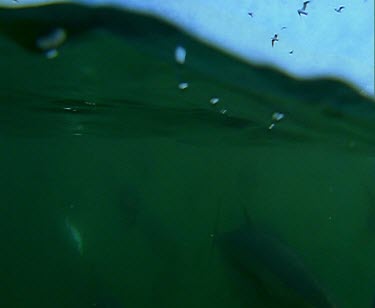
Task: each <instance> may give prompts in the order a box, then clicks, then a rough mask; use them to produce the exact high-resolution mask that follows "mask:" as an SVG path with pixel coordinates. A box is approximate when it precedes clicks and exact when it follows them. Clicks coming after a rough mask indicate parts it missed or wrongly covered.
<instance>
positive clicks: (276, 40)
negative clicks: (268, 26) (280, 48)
mask: <svg viewBox="0 0 375 308" xmlns="http://www.w3.org/2000/svg"><path fill="white" fill-rule="evenodd" d="M277 37H278V35H277V34H275V35H274V36H273V38H272V39H271V40H272V47H273V45H275V42H278V41H279V39H278V38H277Z"/></svg>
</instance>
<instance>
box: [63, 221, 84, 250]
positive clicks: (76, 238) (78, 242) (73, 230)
mask: <svg viewBox="0 0 375 308" xmlns="http://www.w3.org/2000/svg"><path fill="white" fill-rule="evenodd" d="M65 226H66V228H67V230H68V232H69V234H70V236H71V239H72V240H73V243H74V245H75V247H76V249H77V251H78V253H79V255H80V256H82V255H83V241H82V236H81V233H80V232H79V230H78V229H77V227H76V226H74V225H73V224H72V223H71V221H70V220H69V218H68V217H66V218H65Z"/></svg>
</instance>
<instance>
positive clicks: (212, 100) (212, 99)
mask: <svg viewBox="0 0 375 308" xmlns="http://www.w3.org/2000/svg"><path fill="white" fill-rule="evenodd" d="M219 100H220V99H219V98H218V97H212V98H211V99H210V103H211V104H212V105H216V104H217V103H218V102H219Z"/></svg>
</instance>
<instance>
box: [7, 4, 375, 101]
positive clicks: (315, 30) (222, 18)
mask: <svg viewBox="0 0 375 308" xmlns="http://www.w3.org/2000/svg"><path fill="white" fill-rule="evenodd" d="M52 1H53V0H52ZM9 2H10V0H0V4H3V5H4V4H5V3H8V4H9ZM11 2H13V1H11ZM19 2H22V3H23V4H30V3H33V2H46V1H41V0H38V1H33V0H19ZM76 2H81V3H86V4H91V5H95V4H97V5H99V4H106V5H114V6H117V7H120V8H123V7H126V8H132V9H135V10H139V11H143V12H147V13H151V14H154V15H158V16H163V17H164V18H166V19H168V20H170V21H172V22H173V23H175V24H177V25H179V26H180V27H182V28H184V29H185V30H187V31H188V32H190V33H192V34H194V35H196V36H198V37H199V38H200V39H204V40H205V41H207V42H209V43H211V44H214V45H217V46H219V47H221V48H224V49H226V50H228V51H230V52H232V53H234V54H235V55H237V56H239V57H242V58H244V59H246V60H248V61H251V62H253V63H254V62H255V63H263V64H271V65H275V66H276V67H279V68H281V69H283V70H285V71H287V72H289V73H290V74H292V75H294V76H300V77H316V76H334V77H339V78H342V79H345V80H347V81H349V82H351V83H352V84H353V85H355V86H356V87H357V88H358V89H359V90H360V91H361V92H362V93H367V94H370V95H374V1H373V0H372V1H371V0H351V1H348V0H342V1H338V0H311V2H310V3H309V4H308V5H307V9H306V11H307V12H308V15H307V16H299V15H298V13H297V9H299V8H302V3H303V1H301V0H204V1H202V0H178V1H176V0H82V1H76ZM14 4H16V5H17V3H14V2H13V4H12V5H14ZM340 5H344V6H345V8H344V9H343V10H342V11H341V13H337V12H336V11H335V10H334V9H335V8H338V7H339V6H340ZM248 12H253V17H250V16H249V15H248ZM282 27H286V29H283V30H282ZM276 33H277V34H278V38H279V41H278V42H275V46H274V47H273V48H272V46H271V38H272V37H273V36H274V34H276ZM291 50H293V53H292V54H290V53H289V52H290V51H291ZM187 52H188V51H187ZM171 54H173V53H171ZM187 59H188V55H187Z"/></svg>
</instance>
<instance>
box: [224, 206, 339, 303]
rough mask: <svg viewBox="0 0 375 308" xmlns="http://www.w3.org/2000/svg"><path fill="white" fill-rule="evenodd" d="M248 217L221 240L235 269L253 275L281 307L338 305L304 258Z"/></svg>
mask: <svg viewBox="0 0 375 308" xmlns="http://www.w3.org/2000/svg"><path fill="white" fill-rule="evenodd" d="M245 215H246V213H245ZM247 220H248V222H247V224H245V225H244V226H242V227H241V228H239V229H237V230H234V231H232V232H229V233H226V234H224V235H222V236H221V238H220V239H219V243H220V244H221V248H222V252H223V254H224V256H226V257H227V260H228V261H230V262H231V263H232V265H233V267H234V269H237V270H239V271H240V272H239V274H240V275H243V276H244V275H245V276H247V277H248V278H249V279H248V280H247V281H249V285H250V286H253V287H254V288H255V289H256V292H257V293H258V294H259V293H263V295H262V296H261V297H262V298H263V300H264V301H271V300H272V301H273V302H274V303H279V304H277V307H292V306H293V307H319V308H332V307H334V305H333V304H332V303H331V302H330V300H329V299H328V297H327V295H326V294H325V292H324V291H323V289H322V288H321V287H320V285H319V284H318V282H317V281H316V280H315V279H314V277H313V276H312V275H311V273H310V272H309V271H308V270H307V268H306V266H305V265H304V263H303V261H302V260H301V258H300V257H298V256H297V254H296V253H295V252H294V251H293V250H292V249H291V248H290V247H289V246H288V245H286V244H285V243H283V242H282V241H280V240H279V239H277V238H276V237H274V236H272V235H270V234H268V233H266V232H263V231H261V230H259V229H258V228H256V227H254V226H253V225H252V224H251V223H250V221H249V219H247ZM291 303H293V304H291Z"/></svg>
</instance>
